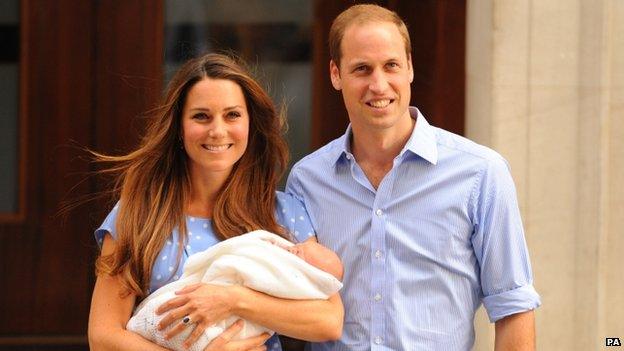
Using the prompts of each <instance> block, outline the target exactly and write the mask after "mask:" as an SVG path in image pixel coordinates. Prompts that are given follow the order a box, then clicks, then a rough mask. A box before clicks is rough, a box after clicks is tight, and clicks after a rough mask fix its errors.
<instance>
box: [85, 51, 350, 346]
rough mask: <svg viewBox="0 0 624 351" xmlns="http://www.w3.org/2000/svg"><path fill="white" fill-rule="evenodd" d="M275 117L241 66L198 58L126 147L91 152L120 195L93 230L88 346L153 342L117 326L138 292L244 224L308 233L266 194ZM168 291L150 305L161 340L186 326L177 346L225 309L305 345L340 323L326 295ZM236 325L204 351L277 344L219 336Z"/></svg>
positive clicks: (275, 146)
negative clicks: (130, 148)
mask: <svg viewBox="0 0 624 351" xmlns="http://www.w3.org/2000/svg"><path fill="white" fill-rule="evenodd" d="M281 125H282V123H281V119H280V116H279V115H278V114H277V113H276V111H275V108H274V106H273V103H272V102H271V99H270V98H269V97H268V96H267V94H266V92H264V90H263V89H262V88H261V87H260V86H259V85H258V84H257V83H256V82H255V81H254V80H253V79H252V78H251V77H250V76H249V74H248V73H247V72H246V71H245V70H244V69H243V68H242V67H241V65H239V64H238V63H237V62H236V61H234V60H233V59H230V58H228V57H226V56H222V55H217V54H209V55H206V56H203V57H200V58H198V59H194V60H191V61H189V62H187V63H186V64H185V65H184V66H182V67H181V68H180V70H179V71H178V72H177V73H176V75H175V76H174V77H173V78H172V80H171V82H170V84H169V86H168V88H167V91H166V94H165V98H164V103H163V104H162V107H161V108H160V109H159V110H158V111H157V112H156V113H155V115H154V118H153V119H152V120H151V121H150V123H149V125H148V128H147V132H146V135H145V137H144V138H143V141H142V143H141V146H140V147H139V148H138V149H137V150H136V151H134V152H131V153H129V154H128V155H124V156H119V157H111V156H105V155H98V158H99V160H100V161H104V162H111V163H112V164H113V166H112V167H110V168H109V169H108V170H106V171H105V172H115V173H117V174H118V178H117V183H116V187H115V189H114V190H115V191H117V192H118V193H119V198H120V200H119V203H118V204H117V205H116V206H115V208H114V209H113V210H112V211H111V213H110V214H109V215H108V217H107V218H106V220H105V221H104V223H103V224H102V226H101V227H100V228H99V229H98V230H97V231H96V238H97V240H98V242H99V243H100V245H101V247H102V254H101V256H100V258H99V259H98V261H97V262H96V271H97V275H98V277H97V281H96V284H95V289H94V292H93V299H92V303H91V313H90V317H89V343H90V346H91V348H92V349H93V350H98V349H102V350H106V349H123V350H151V349H153V350H162V348H160V347H159V346H158V345H155V344H153V343H151V342H149V341H147V340H145V339H143V338H141V337H140V336H138V335H137V334H134V333H131V332H129V331H127V330H126V329H125V325H126V323H127V321H128V320H129V318H130V316H131V314H132V310H133V307H134V306H135V304H136V303H137V302H138V301H139V300H140V299H142V298H144V297H145V296H146V295H148V294H149V292H150V291H154V290H156V289H157V288H159V287H160V286H162V285H164V284H166V283H168V282H170V281H172V280H176V279H178V277H179V276H180V274H181V270H182V266H183V264H184V262H185V260H186V258H187V257H188V256H189V255H191V254H193V253H195V252H198V251H202V250H204V249H206V248H208V247H210V246H212V245H214V244H215V243H217V242H218V241H219V240H222V239H226V238H229V237H233V236H237V235H240V234H243V233H245V232H249V231H252V230H255V229H265V230H269V231H272V232H275V233H279V234H280V235H282V236H284V237H287V238H288V236H289V234H298V235H301V234H299V233H309V235H312V227H311V224H310V222H309V219H308V216H307V213H306V212H305V209H304V208H303V206H302V205H301V203H299V202H298V201H297V200H296V199H294V198H292V197H290V196H289V195H286V194H284V193H281V192H276V191H275V189H276V183H277V181H278V179H279V177H280V175H281V172H282V170H283V169H284V166H285V164H286V159H287V148H286V145H285V142H284V140H283V138H282V136H281ZM177 294H178V297H176V298H174V299H171V300H169V301H168V302H167V303H165V304H163V305H162V306H161V307H160V308H159V310H158V312H159V313H164V314H165V317H164V318H163V320H162V322H161V324H160V325H159V327H160V328H162V329H165V328H167V327H170V326H173V327H172V328H171V330H170V331H169V333H168V335H169V336H173V335H176V334H177V333H179V332H181V331H182V330H183V329H184V328H185V327H186V326H187V325H188V324H192V325H193V326H194V330H193V332H192V333H191V336H190V337H189V338H188V339H187V344H188V345H191V344H192V343H193V342H194V341H195V340H196V339H197V338H198V337H199V336H200V335H201V334H202V332H203V331H204V330H205V329H206V327H208V326H210V325H211V324H213V323H215V322H216V321H219V320H222V319H224V318H227V317H229V316H231V315H236V316H239V317H241V318H245V319H248V320H251V321H253V322H256V323H258V324H260V325H263V326H266V327H267V328H269V329H272V330H275V331H276V332H277V333H279V334H284V335H288V336H291V337H295V338H299V339H305V340H310V341H321V340H329V339H337V338H338V337H339V336H340V334H341V331H342V318H343V308H342V302H341V301H340V297H339V295H338V294H335V295H334V296H332V297H331V298H330V299H329V300H303V301H301V300H300V301H295V300H283V299H278V298H274V297H270V296H267V295H264V294H261V293H258V292H255V291H253V290H250V289H247V288H244V287H240V286H231V287H222V286H215V285H208V284H196V285H192V286H188V287H186V288H184V289H183V290H181V291H179V292H177ZM240 324H241V323H235V324H233V325H232V326H231V327H230V328H228V329H227V330H226V331H225V332H224V333H223V334H222V337H220V338H216V339H215V341H213V342H212V343H211V344H210V345H209V346H208V347H207V348H206V350H264V349H266V346H269V347H271V350H279V349H280V346H279V341H278V339H277V337H275V336H274V337H272V338H271V339H270V340H268V341H267V338H268V336H267V335H261V336H258V337H254V338H249V339H246V340H240V341H230V339H231V338H232V337H233V336H234V335H235V334H236V332H238V331H239V330H240V328H241V325H240ZM265 341H266V343H265Z"/></svg>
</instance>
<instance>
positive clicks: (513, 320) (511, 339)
mask: <svg viewBox="0 0 624 351" xmlns="http://www.w3.org/2000/svg"><path fill="white" fill-rule="evenodd" d="M495 325H496V327H495V331H496V339H495V346H494V350H496V351H533V350H535V314H534V313H533V311H526V312H521V313H516V314H512V315H510V316H507V317H505V318H503V319H501V320H499V321H497V322H496V324H495Z"/></svg>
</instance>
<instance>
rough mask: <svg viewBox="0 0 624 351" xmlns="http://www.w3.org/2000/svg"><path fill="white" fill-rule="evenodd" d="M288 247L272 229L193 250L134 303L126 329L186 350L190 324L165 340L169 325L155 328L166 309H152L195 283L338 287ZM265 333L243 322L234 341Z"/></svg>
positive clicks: (285, 289) (287, 289) (312, 293)
mask: <svg viewBox="0 0 624 351" xmlns="http://www.w3.org/2000/svg"><path fill="white" fill-rule="evenodd" d="M293 247H294V246H293V244H292V243H291V242H289V241H287V240H286V239H284V238H282V237H280V236H278V235H276V234H273V233H269V232H267V231H264V230H257V231H253V232H250V233H247V234H243V235H240V236H237V237H233V238H230V239H227V240H224V241H222V242H220V243H218V244H216V245H214V246H212V247H210V248H209V249H207V250H205V251H202V252H199V253H196V254H194V255H192V256H190V257H189V258H188V260H187V261H186V264H185V265H184V273H183V274H182V277H181V278H180V279H179V280H177V281H174V282H171V283H169V284H167V285H165V286H163V287H161V288H160V289H158V290H156V291H155V292H153V293H152V294H150V295H149V296H148V297H147V298H145V300H143V301H142V302H141V304H139V306H137V308H136V309H135V311H134V315H133V316H132V318H130V320H129V321H128V324H127V325H126V329H128V330H130V331H133V332H135V333H138V334H140V335H141V336H143V337H144V338H146V339H148V340H151V341H153V342H155V343H157V344H159V345H161V346H164V347H166V348H169V349H171V350H185V349H184V348H183V347H182V343H183V342H184V340H186V338H187V337H188V336H189V335H190V333H191V331H192V329H193V326H192V325H189V326H188V327H186V329H185V330H184V331H183V332H181V333H180V334H178V335H176V336H174V337H173V338H171V339H170V340H165V335H166V334H167V332H168V331H169V330H170V329H171V328H172V327H173V325H171V326H169V327H168V328H167V329H165V330H162V331H158V323H159V322H160V320H161V319H162V318H164V316H165V314H163V315H160V316H159V315H157V314H156V309H157V308H158V307H159V306H160V305H161V304H163V303H164V302H167V301H168V300H170V299H172V298H174V297H175V296H176V295H175V291H178V290H180V289H182V288H183V287H185V286H186V285H189V284H193V283H198V282H204V283H210V284H217V285H233V284H238V285H243V286H246V287H248V288H251V289H253V290H256V291H260V292H263V293H265V294H268V295H271V296H275V297H280V298H285V299H327V298H329V297H330V296H331V295H333V294H335V293H336V292H338V290H340V289H341V288H342V283H341V282H340V281H339V280H338V279H336V277H334V276H333V275H331V274H329V273H327V272H324V271H322V270H321V269H319V268H316V267H314V266H313V265H312V264H310V263H308V262H306V261H304V260H303V259H302V258H300V257H298V256H297V255H295V254H293V253H291V252H289V251H288V248H293ZM290 251H293V252H296V250H290ZM238 319H240V318H238V317H237V316H231V317H230V318H227V319H224V320H222V321H220V322H218V323H216V324H215V325H213V326H211V327H209V328H207V329H206V330H205V331H204V333H203V335H202V336H201V337H200V338H199V340H198V341H197V342H195V343H194V344H193V345H191V347H190V348H189V349H188V350H203V349H204V348H205V347H206V346H207V345H208V344H209V343H210V341H212V339H214V338H215V337H216V336H218V335H219V334H221V333H222V332H223V331H224V330H225V329H227V327H228V326H230V325H231V324H232V323H234V322H235V321H236V320H238ZM264 332H268V333H270V334H273V331H271V330H268V329H266V328H264V327H261V326H259V325H257V324H254V323H251V322H249V321H245V323H244V327H243V329H242V330H241V332H240V333H238V334H237V336H236V337H235V338H234V340H237V339H244V338H248V337H251V336H256V335H260V334H262V333H264Z"/></svg>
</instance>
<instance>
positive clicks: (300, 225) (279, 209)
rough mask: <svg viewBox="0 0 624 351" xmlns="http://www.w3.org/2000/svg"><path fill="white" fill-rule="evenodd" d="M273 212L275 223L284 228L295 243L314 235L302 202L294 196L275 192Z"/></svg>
mask: <svg viewBox="0 0 624 351" xmlns="http://www.w3.org/2000/svg"><path fill="white" fill-rule="evenodd" d="M275 198H276V201H275V202H276V204H275V212H276V214H277V221H278V222H279V224H281V225H282V226H283V227H285V228H286V229H287V230H288V231H289V232H290V233H291V234H292V235H293V236H294V237H295V239H296V240H297V241H302V239H303V240H305V239H306V238H308V237H310V236H312V235H314V229H313V226H312V223H311V222H310V216H309V215H308V212H307V211H306V209H305V206H304V204H303V202H301V201H300V200H299V199H298V198H297V197H296V196H294V195H293V194H289V193H284V192H281V191H277V192H276V197H275Z"/></svg>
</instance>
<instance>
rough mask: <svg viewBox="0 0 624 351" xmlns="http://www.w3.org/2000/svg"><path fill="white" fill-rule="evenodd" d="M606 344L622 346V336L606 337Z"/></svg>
mask: <svg viewBox="0 0 624 351" xmlns="http://www.w3.org/2000/svg"><path fill="white" fill-rule="evenodd" d="M605 344H606V345H607V346H622V342H621V341H620V338H605Z"/></svg>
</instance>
